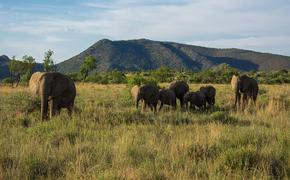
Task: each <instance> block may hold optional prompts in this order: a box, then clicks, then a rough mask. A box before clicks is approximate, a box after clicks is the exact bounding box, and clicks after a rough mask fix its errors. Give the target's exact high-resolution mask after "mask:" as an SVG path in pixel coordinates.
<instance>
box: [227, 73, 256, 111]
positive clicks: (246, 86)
mask: <svg viewBox="0 0 290 180" xmlns="http://www.w3.org/2000/svg"><path fill="white" fill-rule="evenodd" d="M231 86H232V89H233V91H234V92H235V107H237V104H238V105H239V106H240V99H241V95H243V98H242V101H243V102H242V108H244V107H245V105H246V104H248V99H249V98H250V99H252V100H253V103H254V105H256V100H257V96H258V92H259V86H258V83H257V81H256V80H255V79H253V78H250V77H248V76H246V75H242V76H241V77H238V76H235V75H233V77H232V80H231Z"/></svg>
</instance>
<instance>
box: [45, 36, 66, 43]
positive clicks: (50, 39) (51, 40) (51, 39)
mask: <svg viewBox="0 0 290 180" xmlns="http://www.w3.org/2000/svg"><path fill="white" fill-rule="evenodd" d="M44 41H45V42H48V43H58V42H67V41H69V39H65V38H60V37H54V36H47V37H46V38H45V40H44Z"/></svg>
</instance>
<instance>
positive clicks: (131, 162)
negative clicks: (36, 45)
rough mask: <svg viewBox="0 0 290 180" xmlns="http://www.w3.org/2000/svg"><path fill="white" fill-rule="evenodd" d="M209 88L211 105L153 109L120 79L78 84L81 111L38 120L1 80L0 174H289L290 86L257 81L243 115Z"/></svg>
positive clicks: (30, 101)
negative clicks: (141, 106)
mask: <svg viewBox="0 0 290 180" xmlns="http://www.w3.org/2000/svg"><path fill="white" fill-rule="evenodd" d="M166 85H167V84H163V86H166ZM200 86H201V85H200V84H192V85H191V89H192V90H195V89H198V88H199V87H200ZM215 86H216V87H217V99H216V101H217V105H216V108H215V110H212V111H206V112H198V111H194V112H191V111H186V112H181V111H180V110H177V111H172V110H170V108H164V109H163V110H162V111H161V112H159V113H158V114H154V113H152V112H151V111H149V110H147V111H145V112H141V111H140V110H136V109H135V107H134V105H133V102H132V98H131V96H130V93H129V90H128V88H127V87H126V86H125V85H96V84H78V86H77V89H78V90H77V92H78V93H77V98H76V106H77V107H78V108H79V109H80V112H79V113H75V114H73V116H72V118H71V119H70V118H69V116H68V115H67V113H66V111H65V110H64V111H62V113H61V115H60V116H57V117H54V118H53V119H51V120H49V121H45V122H41V121H40V119H39V117H40V110H39V108H40V102H39V100H38V98H35V97H32V96H30V95H29V93H28V92H27V88H26V87H19V88H17V89H11V88H10V87H6V86H0V147H1V148H0V179H39V178H40V179H41V178H45V179H46V178H48V179H58V178H59V179H81V178H84V179H116V178H117V179H122V178H125V179H221V178H223V179H233V178H235V179H236V178H239V179H241V178H244V179H248V178H251V179H252V178H259V179H261V178H262V179H267V178H276V179H280V178H284V179H288V178H289V177H290V130H289V129H290V105H289V101H290V85H262V86H261V89H262V90H261V94H260V96H259V98H258V104H257V107H256V108H248V109H246V110H245V111H243V112H241V111H234V110H233V109H232V102H233V97H232V96H233V94H232V92H231V89H230V86H229V85H215Z"/></svg>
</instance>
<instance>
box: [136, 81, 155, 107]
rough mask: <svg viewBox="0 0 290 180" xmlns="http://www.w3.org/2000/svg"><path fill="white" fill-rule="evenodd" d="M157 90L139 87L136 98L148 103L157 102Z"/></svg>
mask: <svg viewBox="0 0 290 180" xmlns="http://www.w3.org/2000/svg"><path fill="white" fill-rule="evenodd" d="M158 95H159V90H158V87H157V86H154V85H151V84H147V85H142V86H140V89H139V92H138V96H140V97H141V99H144V100H145V101H148V102H152V103H153V102H156V101H158Z"/></svg>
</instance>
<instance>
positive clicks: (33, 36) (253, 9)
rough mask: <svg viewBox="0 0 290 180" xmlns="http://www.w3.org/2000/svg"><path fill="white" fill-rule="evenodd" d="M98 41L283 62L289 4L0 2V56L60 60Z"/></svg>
mask: <svg viewBox="0 0 290 180" xmlns="http://www.w3.org/2000/svg"><path fill="white" fill-rule="evenodd" d="M104 38H106V39H111V40H129V39H141V38H146V39H151V40H158V41H173V42H179V43H186V44H193V45H200V46H206V47H215V48H241V49H249V50H254V51H260V52H269V53H275V54H281V55H288V56H290V0H94V1H91V0H79V1H76V0H0V55H2V54H5V55H8V56H9V57H12V56H14V55H15V56H16V57H17V58H21V57H22V56H24V55H26V54H27V55H31V56H33V57H35V58H36V61H37V62H42V60H43V56H44V52H45V51H47V50H48V49H51V50H53V51H54V56H53V58H54V61H55V62H61V61H64V60H66V59H68V58H70V57H72V56H75V55H77V54H79V53H80V52H82V51H83V50H85V49H86V48H88V47H89V46H91V45H92V44H94V43H96V42H97V41H98V40H101V39H104Z"/></svg>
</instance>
